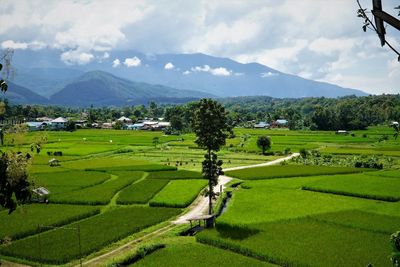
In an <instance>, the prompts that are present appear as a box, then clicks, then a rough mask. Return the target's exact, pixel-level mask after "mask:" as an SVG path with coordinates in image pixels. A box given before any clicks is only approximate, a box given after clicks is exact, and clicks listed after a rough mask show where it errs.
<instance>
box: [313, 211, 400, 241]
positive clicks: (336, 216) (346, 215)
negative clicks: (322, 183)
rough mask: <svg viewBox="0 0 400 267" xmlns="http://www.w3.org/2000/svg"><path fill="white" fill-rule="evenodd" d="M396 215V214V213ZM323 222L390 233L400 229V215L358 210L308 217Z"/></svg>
mask: <svg viewBox="0 0 400 267" xmlns="http://www.w3.org/2000/svg"><path fill="white" fill-rule="evenodd" d="M397 215H398V214H397ZM309 218H312V219H314V220H317V221H321V222H324V223H331V224H334V225H339V226H344V227H350V228H355V229H360V230H366V231H370V232H376V233H382V234H386V235H390V234H392V233H394V232H395V231H397V230H398V229H400V220H399V219H400V217H398V216H397V217H396V216H389V215H380V214H376V213H371V212H365V211H360V210H345V211H340V212H333V213H325V214H318V216H312V217H309Z"/></svg>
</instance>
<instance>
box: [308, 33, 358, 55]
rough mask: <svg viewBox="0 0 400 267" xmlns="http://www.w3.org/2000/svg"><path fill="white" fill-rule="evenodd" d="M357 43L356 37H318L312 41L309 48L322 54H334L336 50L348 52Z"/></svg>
mask: <svg viewBox="0 0 400 267" xmlns="http://www.w3.org/2000/svg"><path fill="white" fill-rule="evenodd" d="M356 43H357V40H356V39H355V38H335V39H333V38H329V39H328V38H324V37H321V38H318V39H316V40H314V41H312V42H311V43H310V45H309V46H308V49H310V50H311V51H313V52H315V53H318V54H322V55H332V54H333V53H335V52H348V51H350V50H351V49H352V48H353V47H354V46H355V45H356Z"/></svg>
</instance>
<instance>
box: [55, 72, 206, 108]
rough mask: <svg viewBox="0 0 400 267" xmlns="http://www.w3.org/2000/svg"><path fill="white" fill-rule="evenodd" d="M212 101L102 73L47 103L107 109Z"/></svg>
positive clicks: (78, 82) (192, 93) (68, 87)
mask: <svg viewBox="0 0 400 267" xmlns="http://www.w3.org/2000/svg"><path fill="white" fill-rule="evenodd" d="M202 97H212V95H211V94H207V93H203V92H196V91H191V90H180V89H175V88H171V87H167V86H163V85H152V84H148V83H144V82H133V81H129V80H126V79H122V78H119V77H116V76H114V75H112V74H110V73H107V72H104V71H91V72H87V73H85V74H83V75H82V76H80V77H78V78H77V79H75V80H74V81H73V82H71V83H69V84H68V85H66V86H65V87H64V88H63V89H62V90H61V91H59V92H57V93H55V94H54V95H52V96H51V97H50V102H51V103H54V104H58V105H64V106H89V105H94V106H108V105H116V106H121V105H127V104H129V105H133V104H147V103H148V102H149V101H156V102H159V103H163V102H165V103H182V102H187V101H189V100H194V99H200V98H202Z"/></svg>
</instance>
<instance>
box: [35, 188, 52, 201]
mask: <svg viewBox="0 0 400 267" xmlns="http://www.w3.org/2000/svg"><path fill="white" fill-rule="evenodd" d="M49 194H50V191H49V190H48V189H47V188H45V187H38V188H35V189H33V190H32V198H31V200H32V201H33V202H45V203H47V197H48V195H49Z"/></svg>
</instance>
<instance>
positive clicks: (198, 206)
mask: <svg viewBox="0 0 400 267" xmlns="http://www.w3.org/2000/svg"><path fill="white" fill-rule="evenodd" d="M299 155H300V154H299V153H293V154H292V155H290V156H288V157H284V158H280V159H276V160H272V161H269V162H265V163H261V164H254V165H248V166H239V167H232V168H227V169H224V171H234V170H242V169H248V168H255V167H262V166H269V165H275V164H279V163H281V162H282V161H285V160H289V159H291V158H294V157H297V156H299ZM232 179H233V178H231V177H228V176H225V175H221V176H220V177H219V179H218V180H219V181H218V185H217V186H215V187H214V191H215V192H220V189H221V187H222V190H224V188H225V185H226V184H227V183H229V182H230V181H231V180H232ZM207 211H208V197H204V196H199V197H198V198H197V199H196V201H195V202H194V203H193V204H192V205H191V206H190V207H189V211H188V212H187V213H185V214H184V215H182V216H181V217H179V218H178V219H176V220H175V221H173V223H174V224H184V223H187V222H188V219H189V218H193V217H196V216H199V215H203V214H206V213H207Z"/></svg>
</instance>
